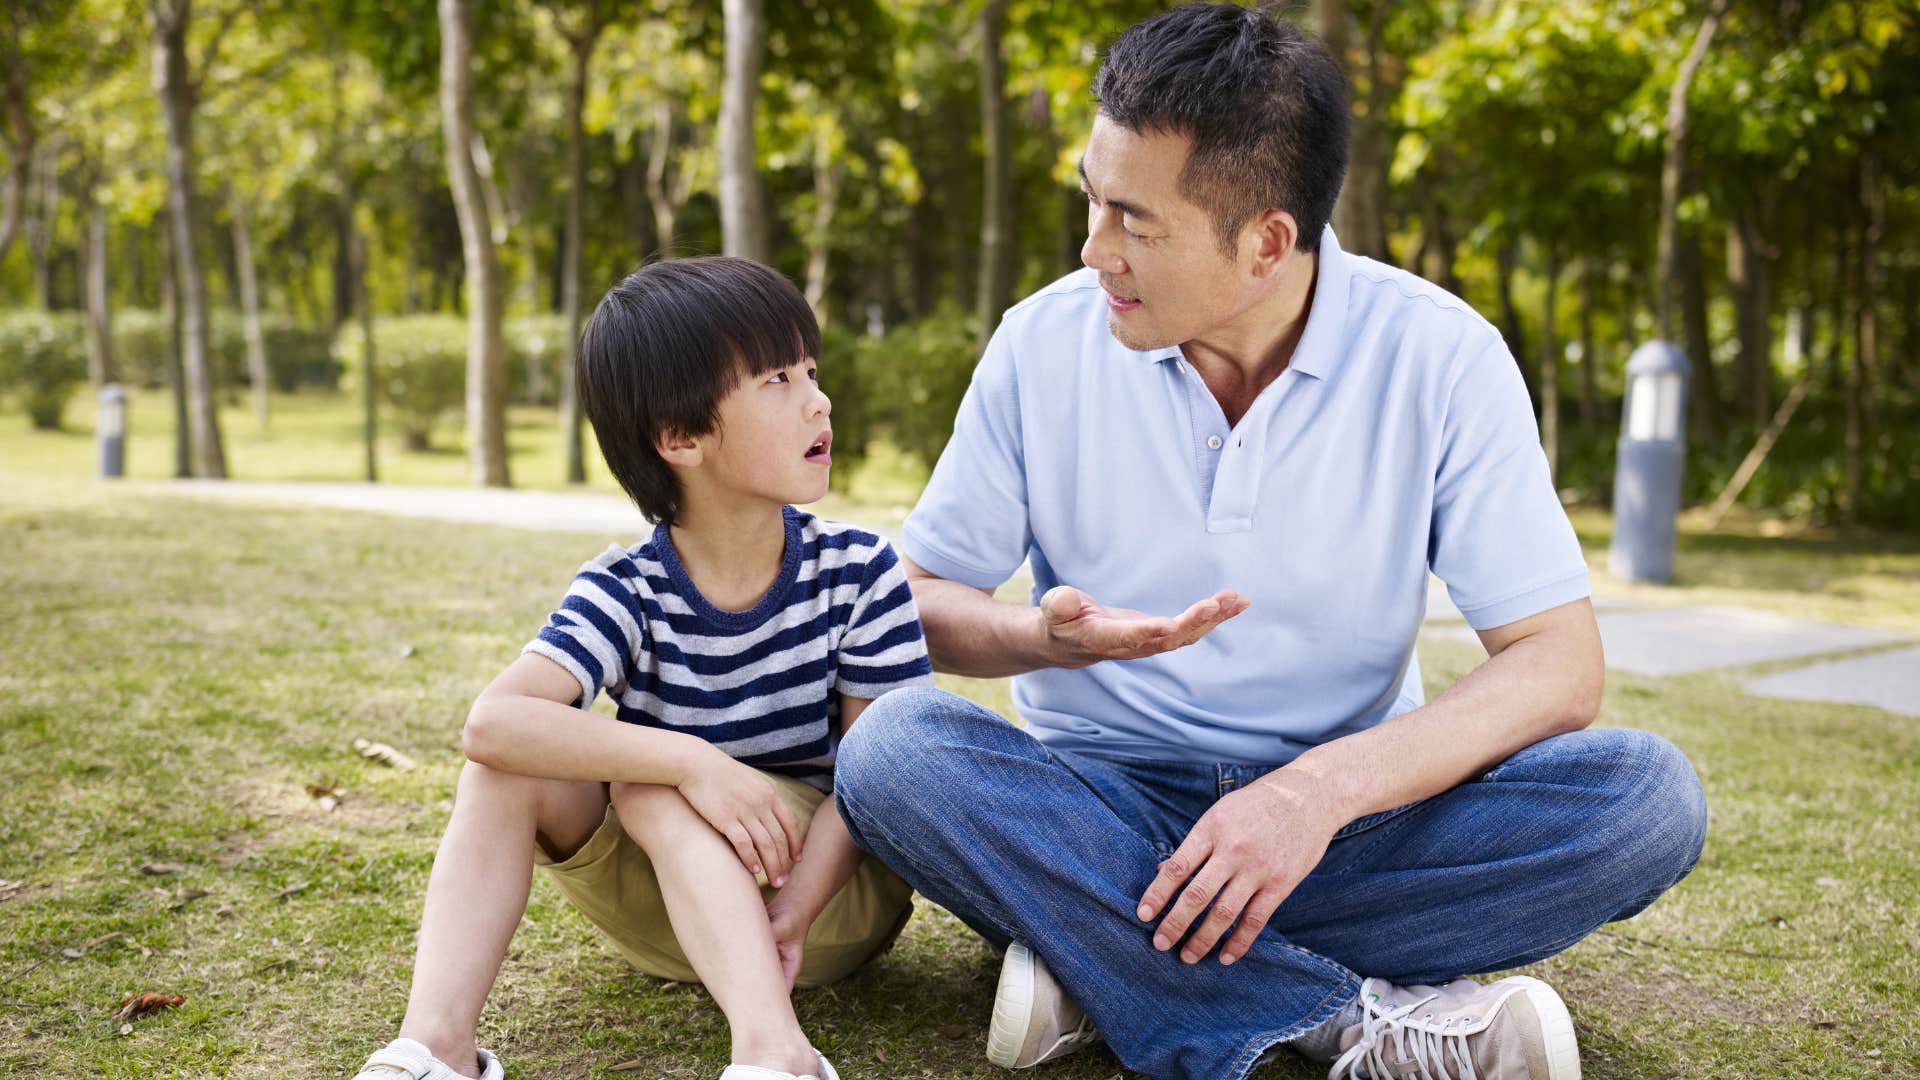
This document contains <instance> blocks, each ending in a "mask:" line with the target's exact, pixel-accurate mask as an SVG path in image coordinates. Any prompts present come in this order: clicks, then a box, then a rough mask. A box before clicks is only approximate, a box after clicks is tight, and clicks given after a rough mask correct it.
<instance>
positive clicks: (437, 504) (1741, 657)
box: [128, 480, 1920, 715]
mask: <svg viewBox="0 0 1920 1080" xmlns="http://www.w3.org/2000/svg"><path fill="white" fill-rule="evenodd" d="M128 486H129V487H130V488H132V489H134V490H140V491H147V492H152V493H156V494H168V495H183V494H184V495H190V496H197V497H204V498H213V499H225V500H235V501H253V502H275V503H294V504H301V505H306V506H329V507H335V508H338V509H342V510H356V511H366V512H371V513H379V514H393V515H398V516H402V517H418V518H434V519H438V520H442V521H466V522H473V523H476V524H487V525H505V526H509V527H514V528H524V529H549V530H558V531H563V532H581V533H592V534H595V535H598V536H602V537H605V538H607V539H609V540H618V541H620V542H622V543H632V542H634V541H637V540H639V539H640V538H642V537H644V536H646V535H647V534H648V533H649V532H650V531H651V530H652V526H650V525H648V524H647V522H646V520H645V519H644V518H642V517H641V516H640V512H639V511H638V510H636V509H635V508H634V507H633V504H632V503H630V502H628V501H627V500H626V499H625V498H622V497H619V496H615V495H609V494H604V493H600V492H585V491H578V492H556V491H516V490H502V489H498V488H443V487H404V486H400V485H394V484H329V483H313V484H270V483H250V482H236V481H192V480H175V481H158V482H142V483H133V484H129V485H128ZM864 527H866V528H872V529H874V531H876V532H879V533H881V534H882V535H885V536H887V537H888V538H889V539H891V540H892V541H893V542H894V543H896V544H897V543H898V542H899V539H900V537H899V528H898V526H882V527H875V526H873V525H865V526H864ZM1594 607H1595V608H1596V609H1597V610H1598V612H1599V614H1598V616H1597V618H1598V621H1599V624H1600V636H1601V639H1602V640H1603V641H1604V642H1605V644H1606V651H1607V666H1609V667H1615V668H1622V669H1625V670H1628V671H1634V672H1640V673H1642V674H1649V675H1672V674H1679V673H1683V672H1693V671H1704V670H1709V669H1712V668H1721V667H1739V666H1744V665H1747V664H1757V663H1764V662H1769V661H1775V660H1790V659H1799V658H1815V657H1819V656H1821V655H1823V654H1830V653H1836V652H1845V651H1849V650H1853V649H1860V648H1865V647H1869V646H1873V645H1881V644H1890V643H1894V642H1899V641H1901V640H1904V639H1903V637H1902V636H1901V635H1898V634H1893V633H1889V632H1887V631H1883V630H1873V629H1868V628H1864V627H1856V626H1842V625H1838V624H1835V623H1823V622H1814V621H1812V620H1809V619H1796V618H1793V617H1791V616H1786V615H1778V614H1774V613H1772V612H1765V611H1754V610H1751V609H1747V608H1737V607H1727V606H1714V607H1677V608H1662V609H1654V610H1630V609H1626V608H1624V607H1622V606H1621V605H1619V604H1618V603H1617V602H1614V601H1610V600H1609V599H1608V598H1605V597H1596V598H1595V601H1594ZM1426 621H1427V624H1428V630H1429V632H1431V633H1434V634H1437V635H1440V636H1444V637H1452V638H1460V639H1464V640H1469V641H1474V640H1477V638H1476V637H1475V635H1474V633H1473V631H1472V630H1471V629H1470V628H1468V627H1466V626H1465V625H1461V624H1462V623H1464V617H1463V616H1462V615H1461V614H1460V611H1459V609H1458V608H1456V607H1454V605H1453V601H1452V600H1451V599H1450V598H1449V597H1448V596H1447V590H1446V586H1445V585H1443V584H1441V583H1440V582H1439V581H1438V580H1431V581H1430V582H1429V586H1428V591H1427V617H1426ZM1745 688H1746V689H1747V690H1748V692H1750V693H1754V694H1761V695H1774V696H1780V697H1788V698H1800V699H1806V700H1815V701H1838V702H1853V703H1858V704H1863V705H1877V706H1880V707H1881V708H1885V709H1890V710H1893V711H1896V712H1903V713H1908V714H1912V715H1920V648H1915V649H1903V650H1897V651H1894V652H1883V653H1876V654H1873V655H1870V656H1865V657H1857V658H1852V659H1845V660H1836V661H1831V662H1826V663H1817V664H1814V665H1812V666H1810V667H1805V668H1799V669H1796V670H1793V671H1787V672H1779V673H1775V674H1772V675H1768V676H1765V677H1762V678H1757V679H1753V680H1750V681H1748V682H1747V683H1746V684H1745Z"/></svg>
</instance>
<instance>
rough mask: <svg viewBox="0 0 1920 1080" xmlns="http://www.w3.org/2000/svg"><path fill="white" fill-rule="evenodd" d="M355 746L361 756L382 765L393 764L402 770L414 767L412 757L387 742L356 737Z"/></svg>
mask: <svg viewBox="0 0 1920 1080" xmlns="http://www.w3.org/2000/svg"><path fill="white" fill-rule="evenodd" d="M353 748H354V749H355V750H358V751H360V756H361V757H363V758H368V759H371V760H373V761H377V762H379V763H380V764H382V765H389V766H392V767H393V768H396V769H399V770H400V771H401V772H406V771H407V770H408V769H411V768H413V759H412V758H410V757H408V756H407V755H405V754H403V753H401V752H400V751H398V750H395V749H394V748H393V747H391V746H388V745H387V744H386V743H383V742H371V741H369V740H367V739H355V740H353Z"/></svg>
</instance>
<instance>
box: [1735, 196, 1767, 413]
mask: <svg viewBox="0 0 1920 1080" xmlns="http://www.w3.org/2000/svg"><path fill="white" fill-rule="evenodd" d="M1762 243H1763V242H1762V239H1761V237H1760V232H1759V229H1758V227H1757V225H1756V224H1755V222H1754V220H1753V218H1752V216H1751V214H1750V213H1748V212H1746V211H1742V212H1740V213H1739V214H1736V215H1735V218H1734V221H1733V223H1732V224H1730V225H1728V226H1727V288H1728V291H1729V292H1731V293H1732V294H1733V305H1734V310H1735V313H1736V320H1735V321H1736V323H1737V325H1738V329H1739V338H1740V390H1741V396H1742V397H1743V398H1744V399H1745V401H1746V409H1747V422H1748V423H1750V424H1752V425H1753V426H1754V429H1755V430H1756V431H1757V430H1759V429H1761V428H1764V427H1766V426H1767V419H1768V418H1769V417H1771V416H1772V415H1773V331H1772V327H1771V325H1770V320H1769V315H1770V314H1771V313H1772V307H1773V274H1772V268H1771V266H1770V265H1769V260H1768V259H1767V258H1766V255H1765V253H1764V251H1763V250H1762Z"/></svg>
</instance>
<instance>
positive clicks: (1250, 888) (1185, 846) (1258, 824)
mask: <svg viewBox="0 0 1920 1080" xmlns="http://www.w3.org/2000/svg"><path fill="white" fill-rule="evenodd" d="M1338 816H1339V815H1338V814H1337V813H1335V812H1334V808H1333V798H1332V796H1331V794H1330V793H1329V792H1327V791H1325V790H1324V789H1323V788H1322V786H1321V784H1320V782H1319V781H1318V780H1316V779H1314V778H1313V777H1312V776H1310V775H1306V774H1297V773H1289V772H1288V771H1287V769H1285V768H1281V769H1276V770H1274V771H1273V772H1271V773H1268V774H1267V775H1266V776H1264V777H1262V778H1261V779H1260V781H1259V782H1258V783H1254V784H1250V785H1248V786H1247V787H1244V788H1242V789H1240V790H1239V791H1236V792H1234V793H1233V794H1231V795H1228V796H1226V797H1225V798H1222V799H1221V800H1220V801H1219V802H1216V803H1214V804H1213V807H1212V808H1211V809H1209V810H1208V811H1207V812H1206V813H1205V814H1203V815H1201V817H1200V820H1199V821H1197V822H1195V823H1194V826H1193V831H1192V832H1190V833H1188V834H1187V838H1186V840H1184V841H1183V842H1182V843H1181V844H1180V847H1179V850H1177V851H1175V852H1174V853H1173V855H1172V857H1171V858H1169V859H1167V861H1166V862H1163V863H1161V864H1160V873H1159V874H1158V875H1157V876H1155V877H1154V879H1153V884H1151V885H1149V886H1148V887H1147V891H1146V893H1145V894H1144V895H1143V896H1141V898H1140V910H1139V912H1138V913H1137V914H1138V915H1139V916H1140V918H1141V919H1142V920H1143V921H1148V922H1151V921H1152V920H1153V919H1154V917H1155V916H1157V915H1158V914H1159V913H1160V912H1161V911H1162V910H1165V911H1166V913H1167V917H1166V919H1165V920H1163V921H1162V922H1161V923H1160V927H1159V929H1157V930H1155V931H1154V935H1153V947H1154V948H1156V949H1159V950H1160V951H1161V952H1165V951H1167V950H1168V949H1171V948H1173V947H1174V945H1175V944H1176V943H1178V942H1179V941H1180V939H1181V938H1183V937H1186V934H1187V930H1188V929H1189V928H1191V927H1194V926H1195V921H1196V920H1198V919H1199V918H1200V917H1201V916H1202V915H1204V916H1205V917H1206V918H1205V920H1204V921H1201V922H1199V924H1198V928H1197V929H1194V931H1193V936H1192V937H1191V938H1188V939H1187V942H1186V944H1185V945H1182V946H1181V948H1180V959H1182V960H1184V961H1186V962H1187V963H1189V964H1193V963H1198V962H1199V961H1200V959H1201V958H1202V957H1204V956H1206V955H1207V954H1208V953H1209V952H1211V951H1213V946H1214V944H1215V943H1216V942H1218V941H1219V940H1220V936H1221V935H1222V934H1224V933H1226V931H1227V927H1229V926H1232V925H1233V923H1234V920H1235V919H1238V920H1239V922H1240V927H1239V929H1238V930H1235V931H1234V934H1233V937H1231V938H1229V939H1228V940H1227V943H1226V944H1225V945H1223V946H1221V948H1220V962H1221V963H1222V964H1231V963H1233V962H1234V961H1235V960H1238V959H1240V957H1242V956H1244V955H1245V954H1246V951H1247V949H1249V948H1250V947H1252V945H1253V939H1254V938H1255V937H1257V936H1259V934H1260V931H1261V930H1262V929H1264V928H1265V927H1266V925H1267V920H1268V919H1269V918H1270V917H1272V915H1273V912H1274V909H1275V908H1277V907H1279V906H1280V902H1281V901H1283V900H1285V899H1286V898H1287V897H1288V896H1289V895H1290V894H1292V892H1293V890H1294V888H1295V887H1296V886H1298V885H1299V884H1300V882H1301V880H1302V879H1304V878H1305V877H1306V876H1307V874H1308V873H1309V872H1311V871H1312V870H1313V868H1314V866H1315V865H1316V864H1318V863H1319V861H1320V858H1321V856H1323V855H1325V854H1326V852H1327V844H1328V843H1330V842H1331V841H1332V840H1333V834H1334V833H1335V832H1337V831H1339V829H1340V826H1341V825H1343V824H1345V822H1342V821H1337V820H1335V818H1337V817H1338ZM1183 883H1184V884H1185V885H1186V887H1185V888H1184V889H1182V888H1181V885H1182V884H1183ZM1176 891H1178V892H1179V897H1178V899H1175V897H1174V894H1175V892H1176ZM1170 900H1171V901H1173V903H1172V906H1171V907H1168V906H1167V905H1168V901H1170Z"/></svg>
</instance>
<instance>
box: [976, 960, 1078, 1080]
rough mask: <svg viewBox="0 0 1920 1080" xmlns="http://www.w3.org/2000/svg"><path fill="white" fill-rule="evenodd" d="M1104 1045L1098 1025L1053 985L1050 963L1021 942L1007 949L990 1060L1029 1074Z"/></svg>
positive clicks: (990, 1031)
mask: <svg viewBox="0 0 1920 1080" xmlns="http://www.w3.org/2000/svg"><path fill="white" fill-rule="evenodd" d="M1099 1041H1100V1033H1099V1032H1097V1031H1095V1030H1093V1021H1091V1020H1089V1019H1087V1014H1086V1012H1085V1011H1084V1010H1082V1009H1081V1008H1080V1006H1078V1005H1076V1004H1074V1001H1073V999H1072V998H1070V997H1068V996H1067V992H1066V991H1065V990H1064V989H1062V988H1061V986H1060V984H1059V983H1057V982H1055V981H1054V978H1053V972H1051V971H1048V970H1047V965H1046V962H1045V961H1043V960H1041V959H1040V957H1039V956H1038V955H1036V954H1035V953H1034V951H1033V950H1032V949H1029V948H1027V947H1026V946H1025V945H1022V944H1020V943H1019V942H1015V943H1014V944H1012V945H1010V946H1008V947H1007V957H1006V959H1005V960H1002V961H1001V962H1000V986H999V989H997V990H996V991H994V995H993V1023H992V1024H991V1025H990V1026H989V1027H988V1028H987V1060H988V1061H991V1062H993V1063H994V1064H995V1065H998V1066H1000V1067H1001V1068H1003V1069H1026V1068H1031V1067H1032V1066H1035V1065H1038V1064H1040V1063H1041V1062H1043V1061H1051V1060H1053V1059H1054V1058H1057V1057H1065V1056H1066V1055H1068V1054H1071V1053H1073V1052H1074V1051H1075V1050H1079V1049H1082V1048H1083V1047H1088V1046H1092V1045H1093V1044H1094V1043H1097V1042H1099Z"/></svg>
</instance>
